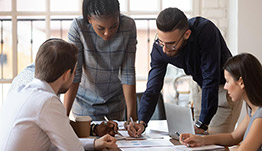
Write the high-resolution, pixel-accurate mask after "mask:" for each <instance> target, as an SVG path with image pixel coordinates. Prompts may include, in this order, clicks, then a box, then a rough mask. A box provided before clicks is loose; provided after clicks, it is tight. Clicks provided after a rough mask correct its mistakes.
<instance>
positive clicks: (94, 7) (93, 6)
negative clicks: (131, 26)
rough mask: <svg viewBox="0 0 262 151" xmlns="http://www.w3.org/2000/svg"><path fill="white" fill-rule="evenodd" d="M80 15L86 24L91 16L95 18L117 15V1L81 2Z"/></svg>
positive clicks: (91, 0) (94, 0)
mask: <svg viewBox="0 0 262 151" xmlns="http://www.w3.org/2000/svg"><path fill="white" fill-rule="evenodd" d="M82 14H83V18H84V21H85V22H88V17H90V16H92V15H95V16H96V17H101V16H110V15H115V14H118V15H119V14H120V8H119V2H118V0H83V5H82Z"/></svg>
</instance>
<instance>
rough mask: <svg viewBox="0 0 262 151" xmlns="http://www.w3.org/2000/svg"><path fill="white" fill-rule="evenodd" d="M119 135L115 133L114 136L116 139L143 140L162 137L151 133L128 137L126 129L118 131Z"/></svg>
mask: <svg viewBox="0 0 262 151" xmlns="http://www.w3.org/2000/svg"><path fill="white" fill-rule="evenodd" d="M118 132H119V133H120V134H121V135H122V136H121V135H118V134H116V135H115V138H116V139H117V140H144V139H163V138H164V137H163V136H161V135H157V134H155V135H153V134H150V135H145V134H144V135H142V136H141V137H130V136H129V135H128V132H127V131H118Z"/></svg>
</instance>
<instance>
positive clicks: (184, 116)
mask: <svg viewBox="0 0 262 151" xmlns="http://www.w3.org/2000/svg"><path fill="white" fill-rule="evenodd" d="M165 112H166V119H167V126H168V135H169V136H170V137H172V138H173V139H177V140H178V139H179V137H178V136H177V134H176V132H178V133H180V134H182V133H191V134H195V130H194V121H193V117H192V111H191V109H190V108H188V107H183V106H178V105H176V104H173V103H165Z"/></svg>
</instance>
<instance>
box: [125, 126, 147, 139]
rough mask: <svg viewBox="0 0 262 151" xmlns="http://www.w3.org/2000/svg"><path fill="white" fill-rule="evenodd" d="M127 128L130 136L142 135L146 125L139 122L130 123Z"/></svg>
mask: <svg viewBox="0 0 262 151" xmlns="http://www.w3.org/2000/svg"><path fill="white" fill-rule="evenodd" d="M127 130H128V134H129V136H131V137H139V136H141V134H142V133H143V131H144V126H143V124H139V123H134V124H132V123H130V124H129V125H128V128H127Z"/></svg>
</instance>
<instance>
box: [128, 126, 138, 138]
mask: <svg viewBox="0 0 262 151" xmlns="http://www.w3.org/2000/svg"><path fill="white" fill-rule="evenodd" d="M127 131H128V134H129V136H131V137H137V134H136V129H135V127H134V126H133V124H131V123H129V125H128V127H127Z"/></svg>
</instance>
